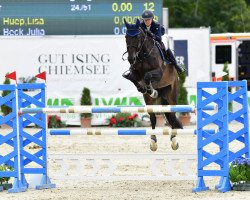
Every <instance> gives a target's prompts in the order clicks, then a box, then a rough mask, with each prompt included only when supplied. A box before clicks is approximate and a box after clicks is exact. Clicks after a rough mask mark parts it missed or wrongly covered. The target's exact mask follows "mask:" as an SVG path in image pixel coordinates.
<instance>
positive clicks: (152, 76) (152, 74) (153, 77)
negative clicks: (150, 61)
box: [144, 69, 162, 98]
mask: <svg viewBox="0 0 250 200" xmlns="http://www.w3.org/2000/svg"><path fill="white" fill-rule="evenodd" d="M161 78H162V73H161V72H159V70H158V69H157V70H152V71H149V72H147V73H146V74H145V76H144V81H145V84H146V90H147V94H149V96H150V97H152V98H157V97H158V92H157V90H155V89H154V88H153V86H152V82H158V81H160V80H161Z"/></svg>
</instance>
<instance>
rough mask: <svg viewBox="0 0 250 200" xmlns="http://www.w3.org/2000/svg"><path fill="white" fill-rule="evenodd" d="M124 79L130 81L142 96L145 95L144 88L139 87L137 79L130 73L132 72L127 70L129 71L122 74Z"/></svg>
mask: <svg viewBox="0 0 250 200" xmlns="http://www.w3.org/2000/svg"><path fill="white" fill-rule="evenodd" d="M122 76H123V77H124V78H126V79H128V80H130V81H131V82H132V83H133V84H134V85H135V87H136V89H137V90H138V91H139V92H141V93H143V94H146V93H147V90H146V87H145V86H143V85H141V84H140V83H139V81H138V77H137V76H136V75H135V73H134V72H133V71H132V70H129V71H126V72H124V73H123V75H122Z"/></svg>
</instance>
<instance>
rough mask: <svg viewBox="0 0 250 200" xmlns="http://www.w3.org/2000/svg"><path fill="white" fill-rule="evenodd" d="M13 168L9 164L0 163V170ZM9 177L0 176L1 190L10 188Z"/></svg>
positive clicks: (11, 169)
mask: <svg viewBox="0 0 250 200" xmlns="http://www.w3.org/2000/svg"><path fill="white" fill-rule="evenodd" d="M13 170H14V169H13V168H12V167H11V166H9V165H5V164H4V165H0V171H13ZM9 180H10V177H0V191H1V188H2V189H3V190H8V189H10V188H12V184H11V183H9Z"/></svg>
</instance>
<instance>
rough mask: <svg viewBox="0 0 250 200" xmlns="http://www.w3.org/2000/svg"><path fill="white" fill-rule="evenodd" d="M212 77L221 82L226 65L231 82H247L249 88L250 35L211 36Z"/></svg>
mask: <svg viewBox="0 0 250 200" xmlns="http://www.w3.org/2000/svg"><path fill="white" fill-rule="evenodd" d="M211 48H212V49H211V57H212V75H213V76H214V77H215V78H214V80H217V81H218V80H221V77H222V75H223V73H222V72H223V67H224V64H225V63H228V69H229V77H230V79H231V80H243V79H246V80H247V81H248V88H249V86H250V33H221V34H211Z"/></svg>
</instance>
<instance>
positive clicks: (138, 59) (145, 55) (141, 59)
mask: <svg viewBox="0 0 250 200" xmlns="http://www.w3.org/2000/svg"><path fill="white" fill-rule="evenodd" d="M142 31H143V30H142V28H139V31H138V34H136V35H134V36H130V35H129V34H126V36H125V37H138V36H139V35H141V34H142V33H141V32H142ZM147 38H148V35H147V33H145V37H144V39H143V41H142V42H141V44H140V39H139V41H138V43H137V45H133V44H128V45H127V49H129V48H135V50H136V53H135V59H134V62H133V63H132V64H131V66H133V65H135V64H136V63H138V62H142V61H143V60H145V59H146V58H148V57H149V56H150V54H151V52H152V51H153V49H154V46H155V43H156V41H155V40H154V39H153V41H154V45H153V46H152V48H151V49H150V51H149V52H148V53H144V54H143V57H142V58H140V56H139V54H140V53H141V50H142V48H143V46H144V44H145V42H146V40H147ZM138 49H139V50H138ZM126 53H128V51H126V52H124V53H123V55H122V59H123V60H125V59H124V58H123V56H124V55H125V54H126Z"/></svg>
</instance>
